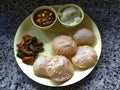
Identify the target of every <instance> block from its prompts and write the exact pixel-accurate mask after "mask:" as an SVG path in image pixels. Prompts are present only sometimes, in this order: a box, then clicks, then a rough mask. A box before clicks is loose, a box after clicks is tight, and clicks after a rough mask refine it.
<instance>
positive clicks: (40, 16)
mask: <svg viewBox="0 0 120 90" xmlns="http://www.w3.org/2000/svg"><path fill="white" fill-rule="evenodd" d="M34 21H35V23H36V24H37V25H39V26H43V27H44V26H48V25H50V24H52V23H53V22H54V21H55V14H54V13H53V11H51V10H48V9H43V10H40V11H39V12H38V13H37V14H36V15H35V17H34Z"/></svg>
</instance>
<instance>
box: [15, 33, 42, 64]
mask: <svg viewBox="0 0 120 90" xmlns="http://www.w3.org/2000/svg"><path fill="white" fill-rule="evenodd" d="M17 48H18V52H17V56H18V57H19V58H21V59H22V61H23V62H24V63H28V64H29V63H33V62H34V61H35V58H36V56H37V54H38V53H39V52H42V51H43V50H44V48H43V42H38V40H37V38H36V37H32V36H30V35H24V36H23V37H22V40H21V42H20V44H17Z"/></svg>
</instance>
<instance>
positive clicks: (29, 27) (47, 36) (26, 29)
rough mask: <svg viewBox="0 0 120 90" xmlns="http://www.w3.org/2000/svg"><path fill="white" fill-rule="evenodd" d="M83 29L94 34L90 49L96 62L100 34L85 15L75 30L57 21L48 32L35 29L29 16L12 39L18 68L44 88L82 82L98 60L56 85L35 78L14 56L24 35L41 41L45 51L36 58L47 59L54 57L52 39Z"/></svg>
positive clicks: (28, 68)
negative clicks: (95, 56)
mask: <svg viewBox="0 0 120 90" xmlns="http://www.w3.org/2000/svg"><path fill="white" fill-rule="evenodd" d="M52 7H53V8H55V9H56V11H57V10H58V9H59V8H60V7H61V6H60V5H55V6H52ZM83 27H85V28H88V29H90V30H92V31H93V33H94V34H95V37H96V42H95V43H94V44H93V46H92V47H93V48H94V49H95V50H96V52H97V55H98V60H99V57H100V54H101V48H102V43H101V36H100V32H99V30H98V28H97V26H96V24H95V23H94V21H93V20H92V19H91V18H90V17H89V16H88V15H87V14H85V17H84V19H83V21H82V23H81V24H80V25H79V26H77V27H75V28H65V27H64V26H62V25H61V24H60V23H59V22H58V21H57V22H56V23H55V25H54V26H53V27H52V28H51V29H49V30H40V29H38V28H37V27H35V26H34V25H33V24H32V22H31V19H30V15H29V16H28V17H27V18H26V19H25V20H24V21H23V22H22V24H21V25H20V26H19V28H18V29H17V32H16V35H15V38H14V55H15V58H16V61H17V63H18V65H19V67H20V68H21V70H22V71H23V72H24V73H25V74H26V75H27V76H28V77H29V78H31V79H32V80H34V81H36V82H38V83H40V84H43V85H46V86H53V87H60V86H67V85H71V84H74V83H76V82H78V81H80V80H82V79H83V78H85V77H86V76H87V75H88V74H89V73H90V72H91V71H92V70H93V69H94V68H95V66H96V64H97V62H98V60H97V62H96V64H95V65H94V66H93V67H91V68H89V69H87V70H79V69H75V71H74V75H73V77H72V78H71V79H70V80H68V81H67V82H65V83H63V84H56V83H53V81H52V80H51V79H46V78H42V77H37V76H35V75H34V72H33V67H32V66H30V65H27V64H24V63H23V62H22V60H21V59H20V58H18V57H17V56H16V54H17V47H16V45H17V44H18V43H20V41H21V39H22V36H23V35H25V34H29V35H31V36H36V37H37V38H38V39H39V40H41V41H42V42H43V43H44V49H45V50H44V52H42V53H39V55H38V56H40V55H46V56H48V57H52V56H54V53H53V52H52V49H51V41H52V40H53V38H54V37H56V36H58V35H62V34H65V35H71V36H72V35H73V34H74V33H75V31H77V30H78V29H79V28H83Z"/></svg>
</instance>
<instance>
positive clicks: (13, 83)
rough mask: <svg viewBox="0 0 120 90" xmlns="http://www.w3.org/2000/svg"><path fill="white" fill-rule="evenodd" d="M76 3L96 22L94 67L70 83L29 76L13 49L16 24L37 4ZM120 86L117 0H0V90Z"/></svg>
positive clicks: (114, 88) (117, 89)
mask: <svg viewBox="0 0 120 90" xmlns="http://www.w3.org/2000/svg"><path fill="white" fill-rule="evenodd" d="M67 3H74V4H77V5H80V6H81V7H82V8H83V10H84V12H85V13H87V14H88V15H89V16H90V17H91V18H92V19H93V20H94V21H95V22H96V24H97V26H98V28H99V30H100V33H101V38H102V53H101V57H100V60H99V62H98V64H97V66H96V67H95V69H94V70H93V71H92V72H91V73H90V74H89V75H88V76H87V77H86V78H84V79H83V80H82V81H79V82H77V83H75V84H73V85H70V86H67V87H62V88H52V87H47V86H44V85H40V84H38V83H36V82H34V81H32V80H31V79H29V78H28V77H27V76H26V75H25V74H24V73H23V72H22V71H21V69H20V68H19V66H18V64H17V62H16V60H15V57H14V52H13V42H14V36H15V34H16V31H17V28H18V27H19V25H20V24H21V23H22V21H23V20H24V19H25V18H26V17H27V16H28V15H29V14H31V12H32V11H33V10H34V9H35V8H37V7H38V6H41V5H58V4H67ZM54 89H55V90H120V0H0V90H54Z"/></svg>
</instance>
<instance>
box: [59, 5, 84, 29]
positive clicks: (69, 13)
mask: <svg viewBox="0 0 120 90" xmlns="http://www.w3.org/2000/svg"><path fill="white" fill-rule="evenodd" d="M83 18H84V12H83V10H82V8H81V7H79V6H78V5H75V4H66V5H64V6H62V7H61V8H60V9H59V10H58V20H59V21H60V23H61V24H63V25H64V26H66V27H74V26H76V25H78V24H80V23H81V22H82V20H83Z"/></svg>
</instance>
